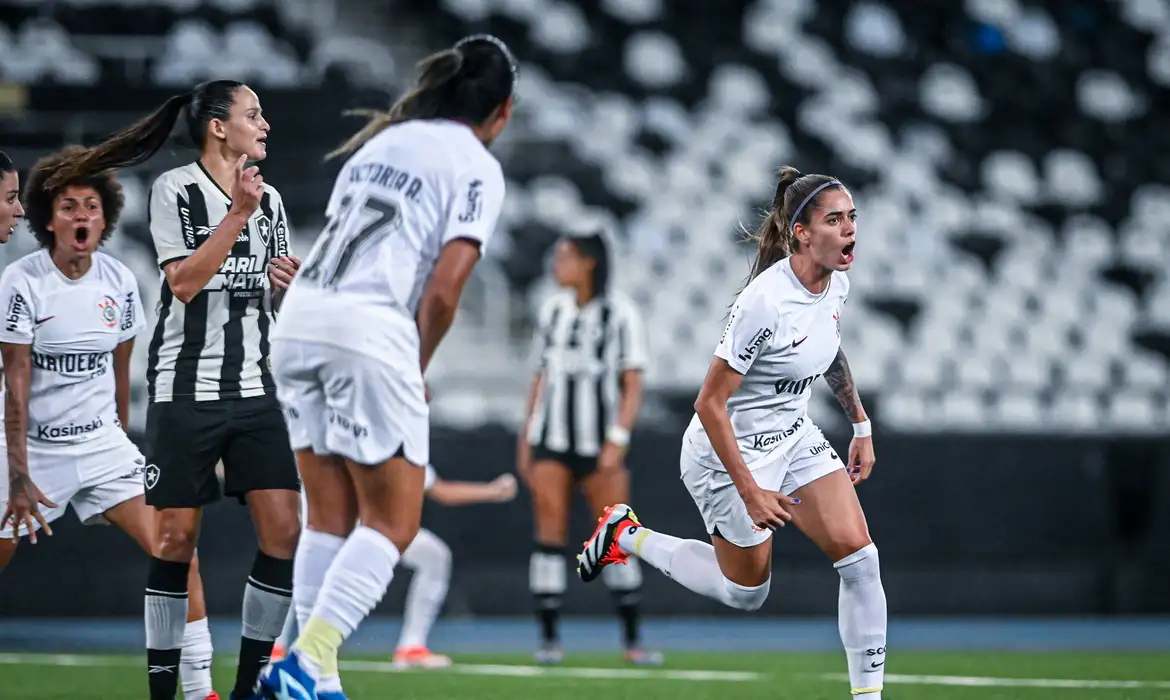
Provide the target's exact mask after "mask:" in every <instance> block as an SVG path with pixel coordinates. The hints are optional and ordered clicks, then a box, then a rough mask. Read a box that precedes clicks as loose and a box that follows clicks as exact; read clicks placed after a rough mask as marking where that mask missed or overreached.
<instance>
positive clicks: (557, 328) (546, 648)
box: [517, 232, 662, 664]
mask: <svg viewBox="0 0 1170 700" xmlns="http://www.w3.org/2000/svg"><path fill="white" fill-rule="evenodd" d="M609 248H610V246H609V245H608V244H607V242H606V239H605V235H604V234H603V233H601V232H595V233H590V234H588V235H581V236H568V237H565V238H562V239H561V240H560V241H559V242H558V243H557V246H556V252H555V255H554V258H553V276H554V278H555V280H556V283H557V284H558V285H559V286H561V287H562V288H563V289H562V290H561V291H560V292H559V293H557V294H555V295H553V296H552V297H551V298H550V299H548V301H547V302H545V304H544V306H543V307H542V308H541V311H540V316H539V319H538V321H537V326H536V329H535V334H536V335H535V338H534V340H533V345H534V349H533V357H534V360H535V361H536V362H538V363H539V368H538V370H537V373H536V377H535V378H534V379H533V382H532V389H531V391H530V393H529V398H528V411H527V416H528V420H527V421H526V422H525V427H524V429H523V430H522V431H521V433H520V437H519V447H518V456H517V459H518V467H519V468H518V470H519V472H520V475H521V478H522V479H523V480H524V482H525V484H527V486H528V488H529V490H530V491H531V492H532V511H533V520H534V524H535V528H536V532H535V539H536V551H534V552H533V553H532V559H531V563H530V565H529V587H530V588H531V590H532V593H533V595H534V596H535V597H536V610H537V617H538V619H539V622H540V638H541V640H540V647H539V648H538V649H537V651H536V655H535V656H536V660H537V661H539V662H541V663H558V662H560V661H561V659H562V657H563V652H562V650H561V644H560V633H559V629H558V627H559V625H558V622H559V617H560V608H561V598H562V596H563V595H564V592H565V570H566V566H565V563H566V562H565V545H566V544H567V542H568V536H569V511H570V506H571V505H572V500H573V490H574V487H575V486H576V487H579V488H580V489H581V491H582V493H583V494H584V495H585V498H586V500H587V501H588V503H589V507H590V508H591V509H592V510H593V511H594V515H596V516H600V515H601V514H602V513H603V511H604V509H605V507H606V506H607V505H610V504H613V503H624V502H625V501H627V500H629V494H630V473H629V470H628V469H626V465H625V454H626V449H627V448H628V446H629V443H630V431H631V430H633V428H634V423H635V421H636V420H637V417H638V409H639V408H640V407H641V405H642V372H643V370H644V369H645V366H646V362H647V351H646V338H645V333H644V332H643V330H642V319H641V316H640V315H639V313H638V310H637V308H636V307H635V306H634V305H633V304H632V303H630V301H629V300H628V299H626V298H625V297H624V296H622V295H620V294H618V293H616V292H614V291H613V290H612V289H611V286H612V281H611V270H612V260H611V252H610V250H609ZM604 576H605V582H606V584H607V585H608V586H609V589H610V591H611V592H612V594H613V599H614V603H615V604H616V605H617V610H618V615H619V617H620V618H621V621H622V638H623V642H624V644H625V654H626V659H627V660H629V661H630V662H632V663H637V664H658V663H661V662H662V655H661V654H659V653H655V652H648V651H646V650H644V649H642V648H641V647H640V645H639V642H640V640H639V620H638V604H639V595H640V592H641V587H642V572H641V570H640V569H639V568H638V563H637V561H636V560H635V561H633V562H631V563H630V565H628V566H623V567H616V568H609V569H606V570H605V573H604Z"/></svg>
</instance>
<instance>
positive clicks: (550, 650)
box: [532, 642, 565, 664]
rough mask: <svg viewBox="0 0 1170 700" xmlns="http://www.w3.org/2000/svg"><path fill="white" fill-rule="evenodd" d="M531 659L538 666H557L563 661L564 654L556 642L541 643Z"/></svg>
mask: <svg viewBox="0 0 1170 700" xmlns="http://www.w3.org/2000/svg"><path fill="white" fill-rule="evenodd" d="M532 658H533V659H535V660H536V663H538V664H559V663H560V662H561V661H564V659H565V652H563V651H561V647H560V645H559V644H557V643H556V642H541V643H540V648H538V649H537V650H536V651H535V652H534V653H533V654H532Z"/></svg>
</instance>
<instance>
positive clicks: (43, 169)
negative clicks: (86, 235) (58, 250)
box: [24, 146, 126, 249]
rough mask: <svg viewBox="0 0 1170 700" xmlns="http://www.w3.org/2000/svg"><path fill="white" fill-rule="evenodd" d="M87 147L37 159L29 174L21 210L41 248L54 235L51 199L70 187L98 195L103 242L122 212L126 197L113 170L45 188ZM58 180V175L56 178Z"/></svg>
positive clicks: (77, 147)
mask: <svg viewBox="0 0 1170 700" xmlns="http://www.w3.org/2000/svg"><path fill="white" fill-rule="evenodd" d="M89 150H90V149H88V148H85V147H84V146H68V147H66V148H64V149H62V150H60V151H57V152H56V153H54V154H52V155H48V156H45V157H44V158H41V159H40V160H38V161H37V163H36V165H34V166H33V168H32V171H31V172H30V173H29V178H28V183H27V184H26V185H25V203H24V212H25V217H26V218H27V219H28V227H29V228H30V229H32V232H33V236H34V237H35V238H36V239H37V243H39V244H40V245H41V247H42V248H49V249H52V247H53V242H54V240H55V239H54V236H53V232H52V231H50V230H49V224H50V223H52V221H53V202H55V201H56V199H57V197H58V196H59V195H60V194H61V193H62V192H64V191H65V189H66V188H68V187H70V186H76V187H92V188H93V189H94V190H95V191H96V192H97V193H98V196H99V197H101V200H102V212H103V213H104V214H105V217H106V230H105V231H102V240H101V242H102V243H105V242H106V241H107V240H109V238H110V235H111V234H112V233H113V232H114V227H116V226H117V225H118V217H120V216H121V215H122V207H123V206H124V205H125V204H126V197H125V195H124V194H123V193H122V185H121V183H119V182H118V178H117V177H116V176H115V175H114V171H112V170H103V171H100V172H97V173H92V174H81V175H79V176H77V177H74V178H71V179H69V180H67V181H65V182H63V183H60V184H57V183H54V184H55V185H56V186H54V187H53V188H48V187H47V185H48V183H49V181H50V180H52V179H53V178H54V176H55V175H57V174H58V172H59V171H61V170H62V169H64V168H66V167H69V166H70V165H72V163H73V162H74V161H75V160H76V159H79V158H81V157H83V156H85V155H86V154H87V153H88V152H89ZM58 179H59V178H58Z"/></svg>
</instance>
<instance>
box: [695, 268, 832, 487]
mask: <svg viewBox="0 0 1170 700" xmlns="http://www.w3.org/2000/svg"><path fill="white" fill-rule="evenodd" d="M848 297H849V278H848V277H847V276H846V275H845V273H844V272H834V273H833V275H832V277H831V279H830V280H829V286H828V288H827V289H825V291H824V292H822V293H820V294H813V293H812V292H810V291H809V290H808V289H807V288H806V287H805V286H804V285H803V284H802V283H801V282H800V280H799V279H797V278H796V275H795V274H794V273H793V271H792V262H791V259H789V258H786V259H784V260H781V261H780V262H778V263H776V264H774V265H772V266H771V267H770V268H768V269H767V270H765V271H764V272H762V273H760V274H759V275H758V276H757V277H756V278H755V279H753V280H752V281H751V282H750V283H748V286H747V287H746V288H745V289H744V290H743V291H742V292H741V293H740V295H739V298H738V299H736V301H735V305H734V306H733V307H732V309H731V315H730V318H729V319H728V322H727V326H726V328H725V329H724V331H723V337H722V338H721V339H720V341H719V346H718V347H717V348H716V349H715V356H716V357H720V358H723V359H724V360H726V361H727V364H728V365H730V366H731V368H732V369H733V370H735V371H736V372H739V373H740V374H742V375H743V380H742V382H741V383H740V385H739V388H738V389H737V390H736V391H735V392H734V393H732V395H731V397H730V398H729V399H728V400H727V413H728V415H729V416H730V418H731V425H732V428H733V429H734V430H735V437H736V440H737V441H738V443H739V451H740V454H741V455H742V456H743V459H744V462H745V464H747V466H748V468H749V469H752V468H755V467H760V466H764V465H765V464H768V463H770V462H771V459H770V457H771V456H773V454H774V453H775V454H783V453H784V452H787V451H788V448H789V447H790V446H791V445H792V444H794V443H795V442H796V441H797V440H799V438H800V436H801V435H803V434H804V431H805V430H807V429H808V428H809V427H810V426H811V423H810V421H809V418H808V415H807V410H808V400H809V397H810V396H811V395H812V385H813V383H814V382H816V380H817V379H818V378H820V377H821V375H823V374H824V373H825V371H826V370H827V369H829V366H830V365H831V364H832V363H833V360H834V359H835V358H836V357H837V351H838V350H839V349H840V347H841V331H840V326H839V318H840V315H841V310H842V308H843V307H844V305H845V301H846V299H848ZM683 448H684V449H686V450H688V451H689V453H690V455H691V456H692V457H694V458H695V459H697V460H698V461H699V462H700V463H702V464H705V465H706V466H709V467H711V468H713V469H720V470H725V469H726V468H725V467H724V465H723V464H722V462H720V460H719V457H718V455H716V454H715V450H714V448H713V447H712V446H711V440H710V439H709V438H708V436H707V432H706V430H704V429H703V424H702V423H701V422H700V421H699V416H698V415H697V414H696V415H695V416H694V417H693V418H692V419H691V424H690V426H689V427H688V428H687V432H686V438H685V439H684V440H683ZM777 451H779V452H777Z"/></svg>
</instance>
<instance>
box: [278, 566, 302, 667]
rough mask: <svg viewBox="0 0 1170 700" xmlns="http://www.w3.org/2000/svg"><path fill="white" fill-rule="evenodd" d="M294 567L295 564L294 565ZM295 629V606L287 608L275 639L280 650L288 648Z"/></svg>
mask: <svg viewBox="0 0 1170 700" xmlns="http://www.w3.org/2000/svg"><path fill="white" fill-rule="evenodd" d="M294 566H295V564H294ZM296 627H297V611H296V608H295V606H294V607H291V608H289V610H288V615H285V617H284V627H282V628H281V629H280V636H279V637H277V638H276V645H277V646H279V647H280V648H281V649H286V650H287V649H288V646H289V645H290V644H292V642H293V632H295V631H296Z"/></svg>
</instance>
